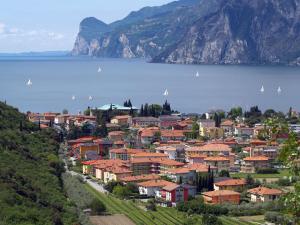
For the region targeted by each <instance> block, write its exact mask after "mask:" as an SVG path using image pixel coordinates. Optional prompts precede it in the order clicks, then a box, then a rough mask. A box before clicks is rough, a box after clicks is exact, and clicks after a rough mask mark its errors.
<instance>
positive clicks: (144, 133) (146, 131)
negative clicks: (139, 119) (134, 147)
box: [138, 127, 160, 145]
mask: <svg viewBox="0 0 300 225" xmlns="http://www.w3.org/2000/svg"><path fill="white" fill-rule="evenodd" d="M159 138H160V129H159V128H158V127H148V128H142V129H140V130H139V131H138V141H139V142H140V143H141V144H143V145H149V144H151V143H152V142H154V141H159Z"/></svg>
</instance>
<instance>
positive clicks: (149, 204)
mask: <svg viewBox="0 0 300 225" xmlns="http://www.w3.org/2000/svg"><path fill="white" fill-rule="evenodd" d="M146 209H147V210H150V211H156V205H155V202H154V200H153V199H151V200H149V201H148V202H147V204H146Z"/></svg>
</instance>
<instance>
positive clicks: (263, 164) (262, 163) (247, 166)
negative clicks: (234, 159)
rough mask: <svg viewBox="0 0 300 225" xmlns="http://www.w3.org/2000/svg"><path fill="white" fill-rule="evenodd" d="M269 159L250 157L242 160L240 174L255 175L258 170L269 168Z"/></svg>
mask: <svg viewBox="0 0 300 225" xmlns="http://www.w3.org/2000/svg"><path fill="white" fill-rule="evenodd" d="M270 166H271V165H270V162H269V158H268V157H265V156H252V157H246V158H244V159H243V164H242V166H241V172H242V173H255V172H256V170H257V169H258V168H270Z"/></svg>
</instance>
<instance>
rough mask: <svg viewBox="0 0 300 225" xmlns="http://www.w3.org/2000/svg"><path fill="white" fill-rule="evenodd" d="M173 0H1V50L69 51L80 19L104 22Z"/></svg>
mask: <svg viewBox="0 0 300 225" xmlns="http://www.w3.org/2000/svg"><path fill="white" fill-rule="evenodd" d="M171 1H172V0H1V8H0V52H1V53H3V52H5V53H14V52H28V51H56V50H71V49H72V47H73V43H74V41H75V38H76V35H77V32H78V29H79V23H80V21H81V20H82V19H83V18H85V17H90V16H94V17H96V18H98V19H100V20H102V21H104V22H106V23H110V22H113V21H116V20H119V19H122V18H124V17H125V16H126V15H128V14H129V13H130V12H131V11H136V10H139V9H140V8H142V7H144V6H156V5H163V4H165V3H168V2H171Z"/></svg>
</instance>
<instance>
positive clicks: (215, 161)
mask: <svg viewBox="0 0 300 225" xmlns="http://www.w3.org/2000/svg"><path fill="white" fill-rule="evenodd" d="M204 163H205V164H206V165H208V166H213V167H216V168H217V172H220V171H222V170H227V171H229V169H230V159H229V158H225V157H221V156H210V157H207V158H205V159H204Z"/></svg>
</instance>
